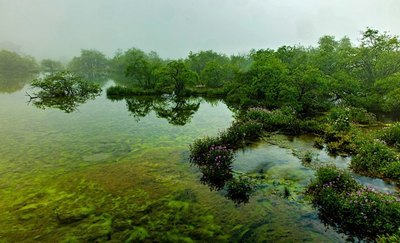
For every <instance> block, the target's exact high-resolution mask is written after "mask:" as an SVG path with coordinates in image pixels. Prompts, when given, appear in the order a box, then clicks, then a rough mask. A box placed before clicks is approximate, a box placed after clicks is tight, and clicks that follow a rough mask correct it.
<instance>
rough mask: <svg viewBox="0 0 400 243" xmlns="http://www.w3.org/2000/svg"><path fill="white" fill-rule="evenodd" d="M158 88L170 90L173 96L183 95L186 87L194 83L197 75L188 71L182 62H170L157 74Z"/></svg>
mask: <svg viewBox="0 0 400 243" xmlns="http://www.w3.org/2000/svg"><path fill="white" fill-rule="evenodd" d="M157 76H158V79H159V82H160V83H159V85H158V88H162V89H163V90H164V89H169V88H170V89H172V90H173V92H174V93H175V95H178V96H181V95H184V94H185V91H186V87H187V86H188V85H191V84H194V83H196V80H197V75H196V73H194V72H193V71H190V70H189V69H188V68H187V67H186V65H185V63H184V62H183V61H171V62H169V63H168V64H167V65H166V66H164V67H163V68H161V69H160V70H159V72H158V73H157Z"/></svg>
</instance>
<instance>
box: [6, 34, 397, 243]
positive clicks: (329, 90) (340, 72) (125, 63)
mask: <svg viewBox="0 0 400 243" xmlns="http://www.w3.org/2000/svg"><path fill="white" fill-rule="evenodd" d="M39 73H41V75H40V76H39V77H38V78H37V79H36V80H35V81H34V82H33V83H32V85H33V86H34V87H36V88H43V87H47V88H48V87H49V84H50V86H51V82H52V81H58V82H59V81H60V80H62V81H65V80H72V81H71V82H72V83H71V86H73V85H75V84H74V82H80V84H82V85H83V83H82V80H86V81H88V82H89V83H92V84H93V83H96V84H99V85H101V84H104V83H106V82H107V81H108V80H110V79H111V80H113V81H114V82H115V85H114V86H112V87H110V88H108V89H107V96H108V97H109V98H110V99H114V100H118V99H126V101H127V105H128V107H129V110H130V111H131V112H132V113H133V114H134V115H135V116H137V117H142V116H145V115H146V114H147V113H148V112H150V110H152V109H153V110H154V111H155V112H156V113H157V115H158V116H160V117H166V118H167V119H168V120H169V121H170V122H171V123H172V124H174V125H184V124H185V122H186V121H187V120H188V119H190V116H192V115H193V113H194V112H195V111H196V110H197V109H198V108H199V103H197V102H196V101H189V102H187V101H184V100H183V99H180V98H181V97H191V96H203V97H218V98H221V99H224V100H225V102H226V103H227V104H228V106H230V107H231V108H232V109H233V110H235V111H236V120H235V122H234V123H233V124H232V126H231V127H230V128H228V129H227V130H226V131H223V132H221V133H220V134H219V135H218V136H216V137H207V138H200V139H198V140H196V141H194V143H193V144H192V145H191V147H190V153H191V154H190V161H191V163H192V164H193V165H195V166H197V167H198V168H199V170H200V171H201V172H202V174H203V176H202V178H201V180H202V182H203V183H204V184H207V185H209V186H210V188H211V189H212V190H223V189H224V190H225V193H226V197H228V198H230V199H232V200H233V201H235V202H236V203H237V204H240V203H246V202H247V201H248V200H249V197H250V195H251V193H252V192H253V191H254V187H253V186H251V185H254V184H256V182H257V180H259V179H260V178H254V177H251V176H243V175H240V176H238V175H237V174H235V173H236V172H235V171H233V169H232V167H231V164H232V161H233V160H234V153H235V151H236V150H237V149H238V148H242V147H244V146H246V145H247V144H249V143H251V142H254V141H258V140H259V139H260V138H261V137H262V136H263V135H265V134H266V133H271V132H279V133H282V134H288V135H300V134H313V135H314V136H315V146H316V147H320V148H326V149H327V150H328V151H329V152H330V153H332V154H335V155H342V156H351V157H352V159H351V163H350V168H351V169H352V170H353V171H355V172H357V173H360V174H362V175H368V176H372V177H378V178H383V179H385V180H388V181H395V182H399V181H400V159H399V158H400V124H399V123H393V124H389V125H388V124H385V123H384V122H383V120H384V118H390V119H393V120H396V119H397V118H398V117H399V116H400V99H399V97H400V39H399V37H397V36H394V35H390V34H388V33H386V32H380V31H378V30H375V29H371V28H367V29H366V30H365V31H363V32H362V33H361V36H360V39H359V43H358V44H354V43H352V42H351V41H350V39H349V38H347V37H344V38H341V39H336V38H335V37H333V36H323V37H321V38H320V39H319V41H318V45H317V46H315V47H305V46H300V45H295V46H282V47H280V48H277V49H276V50H273V49H261V50H251V51H250V52H249V53H248V54H242V55H231V56H228V55H225V54H221V53H216V52H214V51H211V50H208V51H199V52H190V53H189V55H188V56H187V57H186V58H184V59H179V60H169V59H163V58H161V57H160V56H159V55H158V54H157V53H156V52H148V53H146V52H144V51H142V50H140V49H137V48H132V49H129V50H126V51H118V52H117V53H116V54H115V56H114V57H112V58H108V57H107V56H106V55H104V54H103V53H101V52H100V51H97V50H82V51H81V54H80V56H77V57H74V58H73V59H72V60H71V61H70V62H69V63H61V62H59V61H56V60H51V59H44V60H42V61H41V62H40V63H37V62H36V61H35V59H34V58H32V57H29V56H22V55H19V54H16V53H13V52H10V51H6V50H3V51H0V74H1V76H0V86H2V85H4V83H5V82H10V80H13V82H14V80H16V81H15V88H14V89H15V90H17V89H18V87H19V88H22V87H23V86H24V84H25V83H27V82H29V81H30V80H32V79H33V78H34V76H35V75H37V74H39ZM16 74H17V75H16ZM75 76H76V77H75ZM78 76H79V78H78ZM65 83H66V82H64V83H63V84H65ZM82 85H81V86H79V87H82ZM60 87H61V86H60ZM62 87H64V86H62ZM74 87H76V86H74ZM85 87H90V89H92V90H94V91H95V93H96V94H97V93H99V88H96V87H93V86H85ZM2 90H3V89H2ZM10 91H12V90H9V91H7V90H6V92H10ZM50 93H52V92H51V91H50ZM53 93H54V92H53ZM57 93H59V91H57ZM60 93H63V92H60ZM72 93H73V92H68V95H70V94H72ZM85 94H86V93H85ZM162 94H169V95H170V96H168V98H165V97H164V96H161V95H162ZM149 95H157V99H156V100H154V99H149V100H144V101H138V100H136V99H135V98H134V97H135V96H146V97H148V96H149ZM42 96H43V97H44V98H45V99H42V100H41V102H38V103H36V104H37V106H41V107H43V106H46V102H43V101H46V99H47V100H49V97H50V96H51V95H49V94H48V93H46V94H44V95H42ZM31 98H32V97H31ZM50 98H54V97H50ZM85 100H86V98H85V99H83V100H82V99H81V100H79V101H78V103H83V102H84V101H85ZM69 101H70V102H72V103H69V105H68V106H67V108H64V109H65V110H66V111H67V112H72V111H73V110H74V109H75V108H76V104H75V103H74V102H75V100H72V101H71V99H69ZM171 101H172V102H173V103H174V107H172V108H171V107H168V105H166V103H168V104H169V103H170V102H171ZM47 105H48V104H47ZM49 106H52V107H58V108H59V107H61V106H60V105H59V104H55V103H54V100H52V99H50V105H49ZM177 107H178V108H179V107H180V108H182V107H183V108H184V109H183V112H182V114H179V115H177V111H176V110H182V109H178V108H177ZM371 126H375V129H366V128H369V127H371ZM301 156H302V158H303V162H304V164H305V166H309V167H313V168H315V169H316V171H317V172H316V175H317V177H316V179H315V180H314V181H313V182H312V183H311V184H310V185H309V187H308V190H307V192H306V194H307V195H308V196H309V197H310V198H311V199H310V200H311V202H312V204H313V205H314V206H315V208H317V209H318V210H319V214H320V215H319V216H320V218H321V219H322V220H323V221H324V222H325V223H327V224H329V225H331V226H333V227H336V228H338V229H339V231H341V232H344V233H346V234H348V235H351V236H354V237H358V238H359V239H366V240H376V239H377V238H378V237H380V238H379V239H380V240H382V241H385V240H388V241H389V240H392V241H396V240H398V239H399V238H398V237H399V231H398V229H399V226H400V221H399V218H400V217H398V215H399V214H400V203H399V199H398V198H396V197H395V196H392V195H386V194H382V193H378V192H375V191H371V190H369V189H368V188H364V187H363V186H361V185H360V184H358V183H357V182H356V181H355V180H354V179H353V178H351V176H350V175H349V174H348V172H346V171H343V170H340V169H337V168H335V167H332V166H328V167H321V168H319V167H318V166H316V165H315V164H314V162H315V161H314V160H313V156H312V155H311V154H307V153H304V154H302V155H301ZM287 193H288V194H290V192H287ZM361 199H362V200H361ZM366 202H370V203H366ZM348 215H351V217H348Z"/></svg>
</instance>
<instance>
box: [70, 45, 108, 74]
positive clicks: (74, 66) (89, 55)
mask: <svg viewBox="0 0 400 243" xmlns="http://www.w3.org/2000/svg"><path fill="white" fill-rule="evenodd" d="M109 66H110V65H109V60H108V59H107V57H106V56H105V55H104V54H103V53H101V52H100V51H97V50H94V49H92V50H81V55H80V56H79V57H74V58H73V59H72V60H71V62H70V63H69V64H68V70H70V71H72V72H74V73H76V74H78V75H79V76H81V77H83V78H84V79H85V80H88V81H94V82H104V81H106V80H107V79H108V77H109V69H110V68H109Z"/></svg>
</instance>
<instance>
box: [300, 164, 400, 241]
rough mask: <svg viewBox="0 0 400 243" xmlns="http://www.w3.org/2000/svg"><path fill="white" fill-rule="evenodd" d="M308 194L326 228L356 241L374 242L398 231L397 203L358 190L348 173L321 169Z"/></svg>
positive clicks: (366, 189)
mask: <svg viewBox="0 0 400 243" xmlns="http://www.w3.org/2000/svg"><path fill="white" fill-rule="evenodd" d="M307 193H308V194H309V195H311V197H312V203H313V205H314V206H315V207H316V208H317V209H318V214H319V218H320V219H321V220H322V221H323V222H324V223H326V224H329V225H331V226H332V227H334V228H336V229H338V230H339V231H340V232H343V233H346V234H348V235H349V236H350V237H356V238H358V239H365V240H370V241H371V240H376V238H377V237H378V236H379V235H392V234H395V233H396V232H397V231H398V228H399V227H400V218H399V217H398V215H399V213H400V200H399V199H398V198H396V197H395V196H391V195H386V194H382V193H378V192H375V191H374V190H373V189H370V188H364V187H362V186H360V185H359V184H358V183H357V182H356V181H355V180H354V179H353V178H352V177H351V176H350V175H349V174H348V173H347V172H344V171H342V170H339V169H337V168H335V167H334V166H328V167H322V168H320V169H318V171H317V177H316V179H315V180H314V181H313V182H312V183H311V184H310V185H309V187H308V190H307Z"/></svg>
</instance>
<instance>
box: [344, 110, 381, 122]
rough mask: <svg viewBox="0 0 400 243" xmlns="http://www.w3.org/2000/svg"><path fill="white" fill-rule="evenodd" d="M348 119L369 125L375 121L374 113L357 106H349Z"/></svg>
mask: <svg viewBox="0 0 400 243" xmlns="http://www.w3.org/2000/svg"><path fill="white" fill-rule="evenodd" d="M350 119H351V122H353V123H358V124H365V125H370V124H372V123H375V122H376V116H375V114H373V113H370V112H368V111H367V110H366V109H364V108H359V107H351V108H350Z"/></svg>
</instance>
